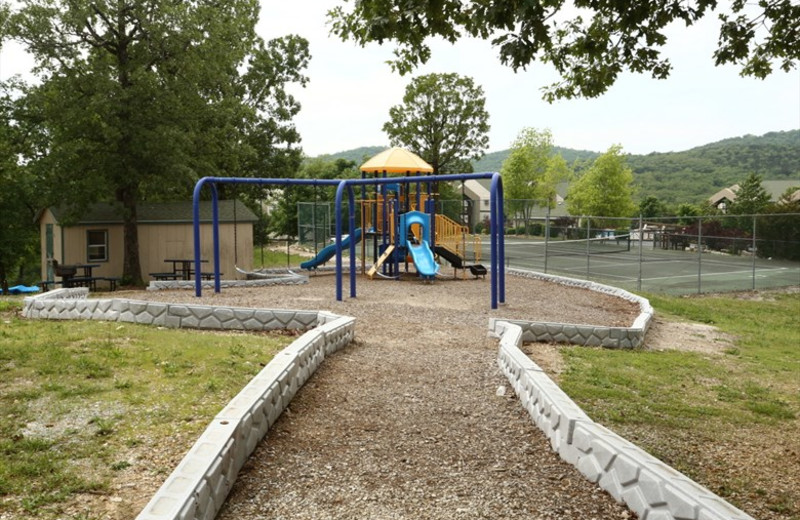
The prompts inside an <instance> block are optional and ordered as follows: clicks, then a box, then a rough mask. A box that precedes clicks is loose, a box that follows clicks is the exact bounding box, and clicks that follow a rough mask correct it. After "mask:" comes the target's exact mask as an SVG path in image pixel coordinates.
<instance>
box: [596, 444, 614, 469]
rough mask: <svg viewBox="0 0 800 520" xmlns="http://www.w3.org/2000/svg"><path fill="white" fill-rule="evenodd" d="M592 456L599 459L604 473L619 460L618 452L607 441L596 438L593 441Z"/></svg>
mask: <svg viewBox="0 0 800 520" xmlns="http://www.w3.org/2000/svg"><path fill="white" fill-rule="evenodd" d="M592 455H594V457H595V458H596V459H597V462H598V464H600V467H601V468H603V471H607V470H608V469H609V468H610V467H611V464H613V462H614V459H616V458H617V450H616V449H615V447H614V446H613V445H612V444H611V443H609V442H606V440H605V439H600V438H598V437H595V438H594V439H592Z"/></svg>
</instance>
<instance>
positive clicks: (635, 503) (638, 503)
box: [622, 486, 650, 518]
mask: <svg viewBox="0 0 800 520" xmlns="http://www.w3.org/2000/svg"><path fill="white" fill-rule="evenodd" d="M622 501H623V502H625V505H627V506H628V508H629V509H630V510H631V511H633V512H634V513H636V515H637V516H638V517H639V518H644V517H645V514H646V513H647V511H649V510H650V504H649V503H648V502H647V497H645V496H644V493H643V492H642V490H641V489H639V488H638V487H637V486H633V487H629V488H627V489H623V491H622Z"/></svg>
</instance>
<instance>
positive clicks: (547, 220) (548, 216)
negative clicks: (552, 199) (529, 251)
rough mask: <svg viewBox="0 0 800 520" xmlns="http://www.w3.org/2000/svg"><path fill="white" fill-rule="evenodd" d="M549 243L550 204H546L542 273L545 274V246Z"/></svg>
mask: <svg viewBox="0 0 800 520" xmlns="http://www.w3.org/2000/svg"><path fill="white" fill-rule="evenodd" d="M549 243H550V204H549V203H548V204H547V215H545V217H544V272H545V273H547V245H548V244H549Z"/></svg>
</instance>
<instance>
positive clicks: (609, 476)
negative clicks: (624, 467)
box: [598, 468, 623, 503]
mask: <svg viewBox="0 0 800 520" xmlns="http://www.w3.org/2000/svg"><path fill="white" fill-rule="evenodd" d="M598 484H599V485H600V487H601V488H603V489H604V490H605V491H606V492H607V493H608V494H609V495H611V496H612V497H613V498H614V500H616V501H617V502H619V503H622V502H623V498H622V492H623V486H622V484H621V483H620V481H619V475H617V472H616V471H615V470H614V469H613V468H612V469H611V470H610V471H606V472H605V473H603V476H602V477H600V481H599V482H598Z"/></svg>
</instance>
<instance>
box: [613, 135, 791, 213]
mask: <svg viewBox="0 0 800 520" xmlns="http://www.w3.org/2000/svg"><path fill="white" fill-rule="evenodd" d="M628 164H629V165H630V166H631V169H633V172H634V176H635V177H634V178H635V181H636V184H637V186H638V190H639V196H640V197H644V196H647V195H654V196H656V197H658V198H659V199H661V200H662V201H664V202H667V203H671V204H676V203H680V202H692V203H698V202H702V201H703V200H705V199H707V198H708V197H709V196H711V195H712V194H714V193H715V192H717V191H718V190H720V189H721V188H726V187H728V186H731V185H732V184H736V183H738V182H741V181H743V180H744V179H745V178H747V176H748V175H750V174H751V173H757V174H758V175H760V176H761V178H762V179H763V180H765V181H781V180H800V130H790V131H786V132H770V133H767V134H764V135H762V136H753V135H746V136H743V137H735V138H732V139H724V140H722V141H717V142H715V143H710V144H707V145H704V146H698V147H697V148H692V149H690V150H686V151H683V152H672V153H651V154H648V155H631V156H629V158H628Z"/></svg>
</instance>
